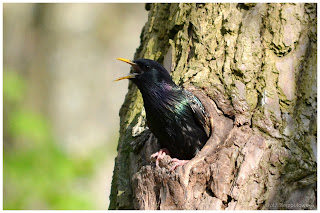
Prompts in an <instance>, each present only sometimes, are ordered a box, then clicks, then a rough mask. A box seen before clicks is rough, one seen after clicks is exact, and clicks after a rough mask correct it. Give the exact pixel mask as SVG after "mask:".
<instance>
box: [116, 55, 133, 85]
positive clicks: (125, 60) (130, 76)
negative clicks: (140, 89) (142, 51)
mask: <svg viewBox="0 0 320 213" xmlns="http://www.w3.org/2000/svg"><path fill="white" fill-rule="evenodd" d="M117 59H118V60H120V61H123V62H126V63H128V64H130V65H131V66H137V64H136V63H134V62H132V61H130V60H129V59H125V58H117ZM136 75H137V73H129V74H128V75H126V76H124V77H121V78H118V79H116V80H114V81H120V80H123V79H130V78H135V76H136Z"/></svg>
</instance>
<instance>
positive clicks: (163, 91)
mask: <svg viewBox="0 0 320 213" xmlns="http://www.w3.org/2000/svg"><path fill="white" fill-rule="evenodd" d="M118 60H120V61H124V62H126V63H128V64H130V65H132V67H133V71H134V72H133V73H130V74H128V75H127V76H125V77H122V78H119V79H117V80H115V81H119V80H122V79H130V80H131V81H132V82H133V83H135V84H136V85H137V86H138V88H139V90H140V92H141V94H142V98H143V102H144V107H145V110H146V115H147V124H148V126H149V129H150V130H151V132H152V133H153V134H154V135H155V136H156V138H157V139H158V141H159V143H160V144H161V146H162V149H161V150H160V151H159V152H158V153H155V154H154V155H153V156H157V163H158V158H159V157H163V155H164V154H170V156H171V157H174V158H178V159H183V160H190V159H191V158H193V157H194V156H195V155H196V153H197V152H198V151H199V150H200V149H201V148H202V147H203V146H204V144H205V143H206V141H207V140H208V138H209V134H210V122H209V116H208V114H207V113H206V112H205V109H204V107H203V105H202V104H201V102H200V101H199V99H198V98H196V97H195V96H194V95H193V94H192V93H190V92H188V91H186V90H184V89H182V88H181V87H179V86H177V85H176V84H175V83H174V82H173V81H172V78H171V76H170V75H169V72H168V71H167V70H166V69H165V68H164V67H163V66H162V65H161V64H160V63H158V62H156V61H153V60H149V59H137V60H134V61H130V60H128V59H123V58H118ZM168 151H169V152H168ZM174 161H176V162H178V165H179V164H180V165H183V164H184V163H185V162H187V161H181V162H180V161H179V160H177V159H175V160H174ZM175 167H176V166H175ZM175 167H174V168H175Z"/></svg>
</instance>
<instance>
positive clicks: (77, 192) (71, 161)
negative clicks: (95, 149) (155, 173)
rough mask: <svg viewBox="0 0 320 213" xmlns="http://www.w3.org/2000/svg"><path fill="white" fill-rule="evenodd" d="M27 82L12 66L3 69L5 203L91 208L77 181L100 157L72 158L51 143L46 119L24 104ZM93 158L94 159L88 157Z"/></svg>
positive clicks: (24, 206) (87, 175)
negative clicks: (6, 69)
mask: <svg viewBox="0 0 320 213" xmlns="http://www.w3.org/2000/svg"><path fill="white" fill-rule="evenodd" d="M24 91H25V82H24V81H23V79H22V78H21V77H20V76H19V75H18V74H17V73H16V72H11V71H10V72H9V71H5V72H4V74H3V97H4V108H5V110H4V127H5V128H4V135H5V137H4V146H3V147H4V149H3V156H4V162H3V188H4V193H3V195H4V198H3V208H4V209H94V206H93V200H91V199H90V195H89V194H88V192H84V191H83V190H81V186H82V185H84V184H85V183H86V181H88V179H89V178H90V175H91V174H92V173H93V169H94V165H95V164H96V163H97V162H95V161H97V160H99V159H101V157H99V156H101V155H99V156H98V158H97V157H96V158H86V159H79V158H71V157H70V156H69V155H67V154H66V153H65V152H63V151H62V150H61V149H60V148H59V147H58V146H57V143H55V141H54V139H53V136H52V133H51V128H50V125H49V123H48V121H47V120H46V119H45V118H44V117H43V116H42V115H39V114H38V113H35V112H32V111H30V110H27V109H26V108H25V107H23V105H22V104H21V102H22V101H23V97H24V95H25V94H24ZM91 159H95V160H91Z"/></svg>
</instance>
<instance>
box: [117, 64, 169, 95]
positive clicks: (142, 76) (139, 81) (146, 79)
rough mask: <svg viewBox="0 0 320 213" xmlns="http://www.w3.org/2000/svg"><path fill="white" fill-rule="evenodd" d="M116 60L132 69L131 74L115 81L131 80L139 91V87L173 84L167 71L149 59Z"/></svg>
mask: <svg viewBox="0 0 320 213" xmlns="http://www.w3.org/2000/svg"><path fill="white" fill-rule="evenodd" d="M117 59H118V60H120V61H123V62H126V63H128V64H130V65H131V66H132V67H133V73H129V74H128V75H126V76H124V77H121V78H118V79H116V80H115V81H120V80H123V79H129V80H132V81H133V82H134V83H135V84H136V85H137V86H138V87H139V88H140V89H141V87H151V86H156V85H160V84H162V83H163V82H165V83H167V84H174V83H173V81H172V79H171V76H170V75H169V73H168V71H167V70H166V69H165V68H164V67H163V66H162V65H161V64H160V63H158V62H156V61H153V60H150V59H136V60H134V61H130V60H128V59H123V58H117Z"/></svg>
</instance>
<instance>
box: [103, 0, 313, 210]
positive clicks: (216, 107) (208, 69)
mask: <svg viewBox="0 0 320 213" xmlns="http://www.w3.org/2000/svg"><path fill="white" fill-rule="evenodd" d="M146 8H147V9H148V10H150V12H149V20H148V22H147V23H146V25H145V26H144V28H143V30H142V33H141V45H140V47H139V48H138V49H137V52H136V55H135V58H148V59H153V60H157V61H159V62H161V63H163V64H164V66H165V67H166V68H167V69H168V70H171V71H172V72H171V75H172V77H173V80H174V81H175V83H177V84H178V85H181V86H183V87H185V88H186V89H187V90H190V91H191V92H193V93H194V94H195V95H196V96H197V97H198V98H199V99H200V100H201V101H202V103H203V104H204V106H205V108H206V110H207V111H208V112H209V113H210V115H211V117H212V118H213V134H211V137H210V138H209V140H208V142H207V144H206V145H205V147H204V148H203V149H202V150H201V151H200V152H199V153H198V154H197V156H196V157H195V158H193V159H192V160H191V161H190V162H189V163H187V164H185V165H184V166H183V167H179V168H178V169H177V170H175V171H174V172H170V170H169V169H168V166H169V165H168V164H170V157H167V158H165V159H163V160H162V161H160V167H156V166H155V164H154V163H153V162H150V155H151V153H153V152H156V151H158V149H159V144H158V143H157V140H156V138H155V137H154V136H153V135H152V133H150V131H149V130H148V128H147V126H146V122H145V112H144V110H143V101H142V97H141V94H140V92H139V91H138V89H137V87H136V86H135V85H133V84H132V83H130V85H129V92H128V94H127V96H126V98H125V102H124V104H123V106H122V108H121V110H120V117H121V121H120V139H119V145H118V156H117V158H116V159H115V168H114V175H113V182H112V191H111V195H110V200H111V203H110V207H109V208H110V209H229V210H230V209H316V179H317V163H316V153H317V124H316V123H317V81H316V77H317V17H316V14H317V8H316V4H253V3H250V4H237V3H234V4H151V5H150V4H147V5H146Z"/></svg>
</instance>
